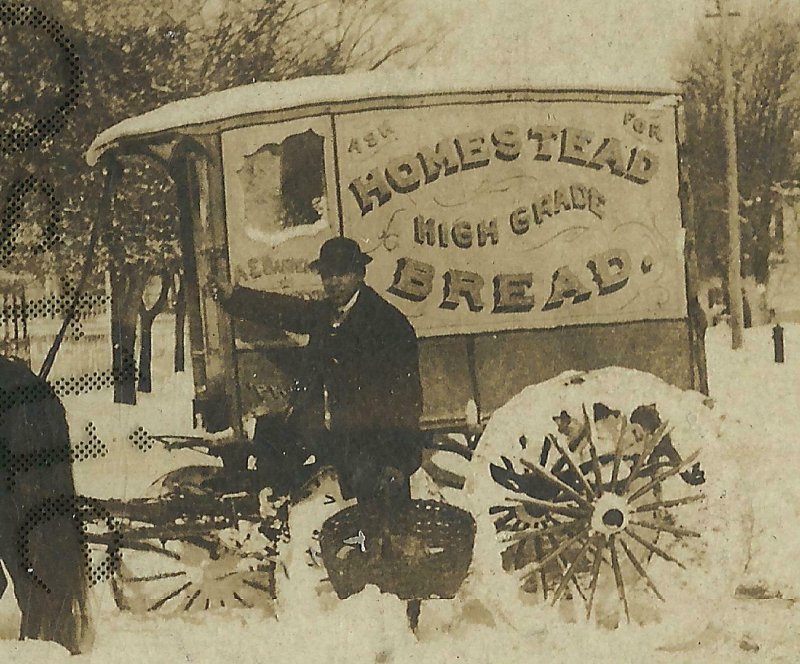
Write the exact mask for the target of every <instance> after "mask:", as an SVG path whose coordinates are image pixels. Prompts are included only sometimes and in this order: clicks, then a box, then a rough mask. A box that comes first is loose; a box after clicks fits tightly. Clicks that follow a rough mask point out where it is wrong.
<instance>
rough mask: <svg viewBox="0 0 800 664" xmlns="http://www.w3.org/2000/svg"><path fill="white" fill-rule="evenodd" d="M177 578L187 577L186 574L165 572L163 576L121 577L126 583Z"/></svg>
mask: <svg viewBox="0 0 800 664" xmlns="http://www.w3.org/2000/svg"><path fill="white" fill-rule="evenodd" d="M177 576H186V572H164V573H162V574H152V575H150V576H130V577H127V576H120V579H121V580H122V581H124V582H125V583H143V582H145V581H161V580H162V579H174V578H175V577H177Z"/></svg>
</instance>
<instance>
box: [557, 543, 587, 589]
mask: <svg viewBox="0 0 800 664" xmlns="http://www.w3.org/2000/svg"><path fill="white" fill-rule="evenodd" d="M591 544H592V538H591V537H589V538H587V540H586V541H585V542H584V543H583V546H582V547H581V550H580V551H578V553H577V555H576V556H575V558H573V559H572V562H571V563H570V564H569V566H568V567H567V569H566V571H565V572H564V576H562V577H561V583H559V584H558V588H556V591H555V593H553V601H552V604H553V605H555V603H556V602H557V601H558V600H559V599H560V598H561V595H563V594H564V590H565V589H566V587H567V584H568V583H569V582H570V581H571V580H572V578H573V576H574V575H575V572H576V571H577V570H578V564H579V563H580V562H581V561H582V560H583V557H584V556H585V555H586V552H587V551H588V550H589V547H590V546H591ZM585 599H586V598H585V597H584V600H585Z"/></svg>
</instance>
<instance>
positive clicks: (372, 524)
mask: <svg viewBox="0 0 800 664" xmlns="http://www.w3.org/2000/svg"><path fill="white" fill-rule="evenodd" d="M359 531H360V532H362V533H364V549H365V550H363V551H362V548H361V547H360V546H359V545H358V544H346V543H345V540H347V539H350V538H354V537H357V536H358V533H359ZM474 542H475V520H474V519H473V518H472V515H471V514H469V512H465V511H464V510H462V509H459V508H457V507H453V506H452V505H448V504H446V503H440V502H436V501H433V500H413V501H411V502H410V503H405V504H404V505H403V506H402V507H399V508H397V509H395V510H393V511H392V512H391V514H389V515H388V516H387V514H386V513H383V512H380V511H377V510H369V509H365V508H361V507H359V506H355V507H350V508H348V509H345V510H342V511H341V512H338V513H337V514H334V515H333V516H332V517H331V518H329V519H328V520H327V521H326V522H325V523H324V524H323V526H322V531H321V534H320V545H321V548H322V559H323V561H324V563H325V567H326V568H327V570H328V576H329V578H330V580H331V583H332V584H333V587H334V589H335V590H336V594H337V595H338V596H339V598H340V599H345V598H347V597H349V596H350V595H353V594H355V593H357V592H360V591H361V590H363V589H364V586H366V585H367V584H370V583H371V584H375V585H376V586H377V587H378V588H380V590H382V591H383V592H387V593H393V594H395V595H397V596H398V597H399V598H400V599H403V600H414V599H431V598H442V599H451V598H453V597H455V595H456V593H457V592H458V589H459V587H460V586H461V583H462V582H463V581H464V578H465V577H466V575H467V571H468V569H469V566H470V563H471V562H472V547H473V544H474Z"/></svg>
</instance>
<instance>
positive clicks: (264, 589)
mask: <svg viewBox="0 0 800 664" xmlns="http://www.w3.org/2000/svg"><path fill="white" fill-rule="evenodd" d="M242 583H244V584H245V585H246V586H250V587H251V588H254V589H255V590H260V591H261V592H263V593H269V594H270V595H271V594H272V591H271V590H270V589H269V588H268V587H267V586H265V585H264V584H263V583H259V582H258V581H253V580H252V579H242Z"/></svg>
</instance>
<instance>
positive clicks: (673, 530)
mask: <svg viewBox="0 0 800 664" xmlns="http://www.w3.org/2000/svg"><path fill="white" fill-rule="evenodd" d="M631 523H632V524H633V525H635V526H641V527H642V528H647V529H649V530H655V531H658V532H665V533H669V534H670V535H675V537H700V533H698V532H695V531H694V530H688V529H686V528H679V527H678V526H672V525H670V524H667V523H651V522H650V521H631Z"/></svg>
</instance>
